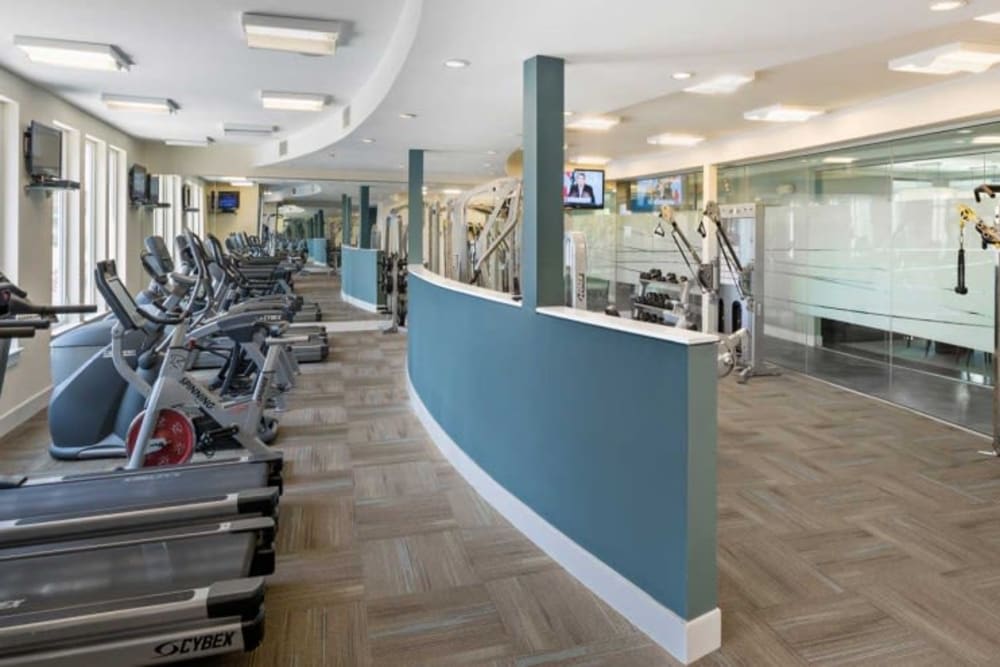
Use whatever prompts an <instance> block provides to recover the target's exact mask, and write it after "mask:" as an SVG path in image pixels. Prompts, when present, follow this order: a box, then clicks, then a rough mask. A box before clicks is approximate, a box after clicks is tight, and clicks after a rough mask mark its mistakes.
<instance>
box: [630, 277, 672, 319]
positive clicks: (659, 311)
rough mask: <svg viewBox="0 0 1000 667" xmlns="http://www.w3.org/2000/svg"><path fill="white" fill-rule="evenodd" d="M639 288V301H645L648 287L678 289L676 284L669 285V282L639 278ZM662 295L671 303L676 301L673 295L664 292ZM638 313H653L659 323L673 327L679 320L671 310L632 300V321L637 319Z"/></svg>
mask: <svg viewBox="0 0 1000 667" xmlns="http://www.w3.org/2000/svg"><path fill="white" fill-rule="evenodd" d="M639 286H640V287H639V295H638V298H639V299H645V298H646V294H647V293H648V292H649V288H650V286H662V287H677V288H679V284H676V283H669V282H666V281H664V280H647V279H645V278H640V279H639ZM664 293H665V294H666V295H667V296H668V297H670V301H671V302H676V301H677V299H675V298H674V295H673V294H671V293H669V292H664ZM639 311H645V312H647V313H653V314H655V315H657V316H659V318H660V322H661V323H663V324H669V325H673V324H676V323H677V320H678V319H679V318H678V317H677V315H676V314H675V313H674V311H673V310H671V309H668V308H661V307H660V306H650V305H648V304H645V303H639V302H638V301H635V300H633V301H632V319H633V320H637V319H639V317H638V314H639Z"/></svg>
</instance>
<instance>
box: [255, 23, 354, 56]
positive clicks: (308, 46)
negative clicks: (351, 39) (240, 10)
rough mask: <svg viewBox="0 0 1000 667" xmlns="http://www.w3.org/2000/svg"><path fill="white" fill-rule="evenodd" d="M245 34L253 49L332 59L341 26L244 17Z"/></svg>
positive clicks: (337, 24)
mask: <svg viewBox="0 0 1000 667" xmlns="http://www.w3.org/2000/svg"><path fill="white" fill-rule="evenodd" d="M243 32H244V33H245V34H246V38H247V46H249V47H250V48H251V49H271V50H274V51H292V52H294V53H307V54H309V55H314V56H330V55H333V52H334V51H336V49H337V38H338V37H339V35H340V23H338V22H337V21H323V20H315V19H303V18H295V17H292V16H270V15H267V14H244V15H243Z"/></svg>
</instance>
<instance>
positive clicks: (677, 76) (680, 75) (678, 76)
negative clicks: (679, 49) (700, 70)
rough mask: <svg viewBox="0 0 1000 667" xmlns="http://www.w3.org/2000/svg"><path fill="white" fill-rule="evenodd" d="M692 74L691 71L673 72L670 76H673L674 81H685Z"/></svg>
mask: <svg viewBox="0 0 1000 667" xmlns="http://www.w3.org/2000/svg"><path fill="white" fill-rule="evenodd" d="M692 76H694V74H692V73H691V72H674V73H673V74H672V75H671V78H673V79H674V80H676V81H687V80H688V79H690V78H691V77H692Z"/></svg>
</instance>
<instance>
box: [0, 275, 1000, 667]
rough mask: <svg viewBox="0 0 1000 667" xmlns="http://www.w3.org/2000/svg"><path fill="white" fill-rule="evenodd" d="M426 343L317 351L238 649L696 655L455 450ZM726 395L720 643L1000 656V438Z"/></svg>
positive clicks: (21, 445) (834, 404)
mask: <svg viewBox="0 0 1000 667" xmlns="http://www.w3.org/2000/svg"><path fill="white" fill-rule="evenodd" d="M299 285H300V291H301V292H302V293H303V294H304V295H305V296H306V297H307V298H310V299H315V300H318V301H321V302H322V304H323V307H324V311H325V312H326V314H327V319H330V320H341V321H347V320H359V319H371V316H368V315H366V314H364V313H361V312H360V311H357V310H355V309H353V308H351V307H349V306H346V305H345V304H343V303H341V302H340V300H339V298H338V297H337V296H336V295H337V294H338V293H339V289H338V285H337V284H336V283H335V281H332V280H330V279H327V278H318V277H316V278H308V279H300V281H299ZM405 349H406V339H405V335H382V334H381V333H379V332H376V331H370V332H364V331H361V332H352V333H340V334H335V335H334V336H333V345H332V353H331V356H330V359H329V360H328V361H327V362H326V363H324V364H316V365H304V366H303V375H302V377H301V381H300V383H299V386H298V387H297V388H296V389H295V391H294V394H293V395H292V396H291V397H290V401H289V405H290V408H291V409H290V410H289V411H288V412H287V413H285V415H284V416H283V419H282V425H281V435H280V436H279V440H278V443H277V445H276V446H277V447H279V448H280V449H281V450H282V451H283V452H284V453H285V458H286V461H287V468H286V492H285V495H284V497H283V498H282V506H281V526H280V532H279V553H280V554H281V555H280V559H279V565H278V572H277V573H276V575H275V576H274V577H272V579H271V582H270V585H269V589H268V598H267V614H268V619H267V633H266V638H265V643H264V645H263V646H262V647H261V648H260V649H258V650H257V651H256V652H255V653H253V654H252V655H245V656H233V657H232V658H230V659H227V660H225V661H223V662H222V663H221V664H225V665H244V664H245V665H260V666H264V665H267V666H270V665H282V666H284V665H293V666H312V665H428V666H429V665H463V666H466V665H481V666H486V665H493V666H496V667H500V666H504V667H512V666H517V667H534V666H540V665H614V666H635V667H639V666H652V665H675V664H677V663H676V662H675V661H673V660H672V659H671V658H670V657H669V656H668V655H667V654H666V653H664V652H663V651H662V650H660V649H659V648H657V647H656V646H654V645H653V644H651V642H650V641H649V640H648V639H647V638H646V637H645V636H644V635H642V634H641V633H638V632H637V631H636V630H635V629H634V628H633V627H632V626H630V625H629V623H627V622H626V621H624V620H623V619H622V618H621V617H620V616H619V615H618V614H616V613H615V612H613V611H611V610H610V609H609V608H608V607H607V606H605V605H604V604H603V603H601V602H600V601H599V600H597V599H596V598H595V597H594V596H593V595H591V594H590V593H589V592H587V591H586V590H585V589H584V588H583V587H582V586H581V585H579V584H578V583H577V582H575V581H574V580H573V579H572V578H571V577H570V576H569V575H567V574H566V573H565V571H563V570H562V569H561V568H560V567H559V566H558V565H556V564H555V563H553V562H552V561H551V560H550V559H549V558H547V557H546V556H545V555H544V554H543V553H541V552H540V551H539V550H538V549H537V548H536V547H534V545H532V544H531V543H530V542H529V541H528V540H527V539H525V538H524V537H523V536H522V535H521V534H520V533H519V532H518V531H517V530H515V529H514V528H512V527H511V526H510V525H509V524H508V523H507V522H506V521H505V520H504V519H503V518H502V517H500V516H498V515H497V514H496V512H494V511H493V510H492V509H491V508H490V507H489V506H488V505H487V504H486V503H485V502H484V501H483V500H482V499H481V498H479V497H478V496H477V494H476V493H475V492H474V491H472V489H471V488H469V487H468V485H466V484H465V483H464V482H463V481H462V479H461V478H460V477H459V476H458V475H457V473H456V472H455V471H454V470H453V469H452V468H451V466H450V465H448V463H447V462H445V461H444V460H442V459H441V457H440V455H438V454H437V452H436V450H435V448H434V447H433V445H432V444H431V443H430V442H429V441H428V438H427V435H426V433H425V432H424V431H423V429H422V427H421V426H420V424H419V422H418V421H417V420H416V418H415V417H414V415H413V413H412V412H411V410H410V408H409V405H408V403H407V396H406V389H405V376H404V372H405V366H404V363H405ZM719 419H720V426H719V434H720V441H719V553H718V563H719V601H720V606H721V608H722V610H723V648H722V650H721V651H719V652H717V653H715V654H714V655H712V656H709V657H708V658H705V659H704V660H702V661H699V663H698V664H699V665H705V666H723V665H726V666H729V665H752V666H763V665H804V664H822V665H989V664H1000V632H998V630H1000V558H998V556H997V552H998V550H1000V506H998V503H997V501H998V499H1000V462H998V461H996V460H992V459H987V458H984V457H980V456H979V455H977V454H976V451H977V450H978V449H981V448H983V447H984V446H985V445H986V443H985V442H984V441H982V440H981V439H979V438H976V437H974V436H970V435H967V434H965V433H963V432H960V431H957V430H955V429H952V428H949V427H947V426H943V425H941V424H938V423H935V422H933V421H930V420H927V419H924V418H922V417H919V416H917V415H914V414H911V413H908V412H904V411H901V410H898V409H896V408H893V407H890V406H886V405H883V404H880V403H877V402H874V401H870V400H868V399H865V398H862V397H858V396H855V395H852V394H849V393H847V392H843V391H839V390H837V389H834V388H831V387H828V386H826V385H823V384H820V383H817V382H815V381H813V380H810V379H808V378H804V377H801V376H797V375H793V374H786V375H784V376H782V377H778V378H759V379H755V380H753V381H752V383H751V384H749V385H746V386H741V385H737V384H736V383H734V382H732V381H730V380H727V381H724V382H723V383H722V385H721V387H720V410H719ZM45 441H46V435H45V423H44V419H43V418H36V419H35V420H32V421H31V422H29V423H28V424H27V425H25V426H24V427H22V428H21V429H19V430H18V432H16V433H15V434H13V436H11V437H8V438H7V439H6V441H5V442H4V444H3V449H2V450H0V460H2V464H0V466H2V468H5V469H9V470H26V469H32V470H40V469H60V470H69V469H70V468H72V467H74V466H69V465H67V464H56V463H54V462H51V461H49V460H48V457H47V456H46V455H45V451H44V445H45ZM95 465H97V466H100V465H107V462H105V463H103V464H100V463H98V464H87V466H88V467H94V466H95ZM75 467H77V468H79V467H80V466H75Z"/></svg>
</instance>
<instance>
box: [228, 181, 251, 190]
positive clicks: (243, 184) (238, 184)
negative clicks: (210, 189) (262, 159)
mask: <svg viewBox="0 0 1000 667" xmlns="http://www.w3.org/2000/svg"><path fill="white" fill-rule="evenodd" d="M229 184H230V185H231V186H233V187H234V188H252V187H253V186H255V185H257V184H256V183H254V182H253V181H229Z"/></svg>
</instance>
